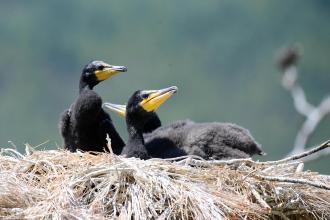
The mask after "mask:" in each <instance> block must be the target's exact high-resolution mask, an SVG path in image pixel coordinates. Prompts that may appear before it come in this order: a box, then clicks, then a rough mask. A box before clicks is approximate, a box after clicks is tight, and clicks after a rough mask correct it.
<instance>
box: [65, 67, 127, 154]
mask: <svg viewBox="0 0 330 220" xmlns="http://www.w3.org/2000/svg"><path fill="white" fill-rule="evenodd" d="M126 71H127V68H126V67H124V66H113V65H109V64H107V63H105V62H103V61H92V62H90V63H89V64H87V65H86V66H85V67H84V68H83V70H82V74H81V77H80V82H79V95H78V97H77V99H76V100H75V101H74V102H73V103H72V104H71V106H70V108H69V109H67V110H66V111H64V112H63V113H62V116H61V118H60V123H59V127H60V133H61V135H62V137H63V139H64V147H65V148H66V149H68V150H70V151H71V152H75V151H76V150H77V149H81V150H83V151H104V149H106V150H107V147H106V134H109V137H110V139H111V146H112V150H113V152H114V153H115V154H120V152H121V150H122V148H123V146H124V145H125V143H124V142H123V140H122V139H121V137H120V136H119V134H118V133H117V131H116V129H115V128H114V125H113V124H112V121H111V118H110V116H109V115H108V114H107V113H106V112H105V111H104V110H103V109H102V99H101V97H100V96H99V95H98V94H97V93H96V92H95V91H93V87H94V86H96V85H97V84H98V83H100V82H101V81H104V80H106V79H108V78H110V77H112V76H114V75H116V74H117V73H120V72H126Z"/></svg>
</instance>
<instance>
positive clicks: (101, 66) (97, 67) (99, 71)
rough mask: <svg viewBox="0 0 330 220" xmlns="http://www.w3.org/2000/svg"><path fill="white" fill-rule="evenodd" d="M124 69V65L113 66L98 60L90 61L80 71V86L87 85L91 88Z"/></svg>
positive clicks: (125, 69)
mask: <svg viewBox="0 0 330 220" xmlns="http://www.w3.org/2000/svg"><path fill="white" fill-rule="evenodd" d="M126 71H127V68H126V67H125V66H114V65H110V64H107V63H105V62H103V61H98V60H95V61H92V62H90V63H89V64H87V65H86V66H85V67H84V69H83V71H82V75H81V79H80V87H84V86H88V87H89V88H91V89H92V88H93V87H94V86H96V85H97V84H98V83H99V82H102V81H104V80H106V79H109V78H110V77H112V76H114V75H116V74H117V73H120V72H126Z"/></svg>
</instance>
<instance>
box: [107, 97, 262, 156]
mask: <svg viewBox="0 0 330 220" xmlns="http://www.w3.org/2000/svg"><path fill="white" fill-rule="evenodd" d="M103 107H105V108H106V109H108V110H111V111H114V112H116V113H117V114H119V115H120V116H122V117H125V108H124V107H125V105H115V104H111V103H105V104H104V106H103ZM158 120H159V118H158V116H157V114H156V113H155V112H154V113H153V115H152V117H151V118H150V119H149V121H147V124H148V123H150V124H153V123H154V122H153V121H158ZM159 121H160V120H159ZM144 139H145V143H146V144H145V146H146V148H147V149H148V150H149V151H150V154H152V156H153V157H161V158H168V157H175V156H182V155H187V154H189V155H198V156H200V157H203V158H204V159H229V158H246V157H250V156H252V155H254V154H259V155H264V154H265V153H264V152H263V151H262V150H261V147H260V145H259V144H258V143H257V142H256V141H255V140H254V138H253V137H252V136H251V134H250V132H249V131H248V130H247V129H245V128H242V127H240V126H238V125H235V124H232V123H219V122H211V123H195V122H193V121H191V120H182V121H176V122H173V123H170V124H168V125H165V126H162V127H158V128H157V129H155V130H153V131H152V132H149V133H148V132H144ZM153 146H158V147H157V148H154V147H153ZM164 149H167V150H164Z"/></svg>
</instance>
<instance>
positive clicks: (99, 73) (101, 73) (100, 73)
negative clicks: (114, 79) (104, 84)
mask: <svg viewBox="0 0 330 220" xmlns="http://www.w3.org/2000/svg"><path fill="white" fill-rule="evenodd" d="M119 72H120V71H118V70H116V69H112V68H104V69H103V70H96V71H95V76H96V79H97V80H98V81H103V80H106V79H108V78H110V77H111V76H113V75H115V74H117V73H119Z"/></svg>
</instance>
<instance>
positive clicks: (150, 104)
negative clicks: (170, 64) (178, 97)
mask: <svg viewBox="0 0 330 220" xmlns="http://www.w3.org/2000/svg"><path fill="white" fill-rule="evenodd" d="M176 91H177V88H176V87H169V88H166V89H162V90H155V91H149V93H148V92H146V93H147V94H149V96H148V97H147V98H145V99H143V100H142V101H141V102H140V105H141V107H142V108H143V109H144V110H146V111H147V112H152V111H156V110H157V109H158V108H159V107H160V106H161V105H162V104H163V103H164V102H165V101H166V100H167V99H169V98H170V97H171V96H172V95H173V94H174V93H175V92H176Z"/></svg>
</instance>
